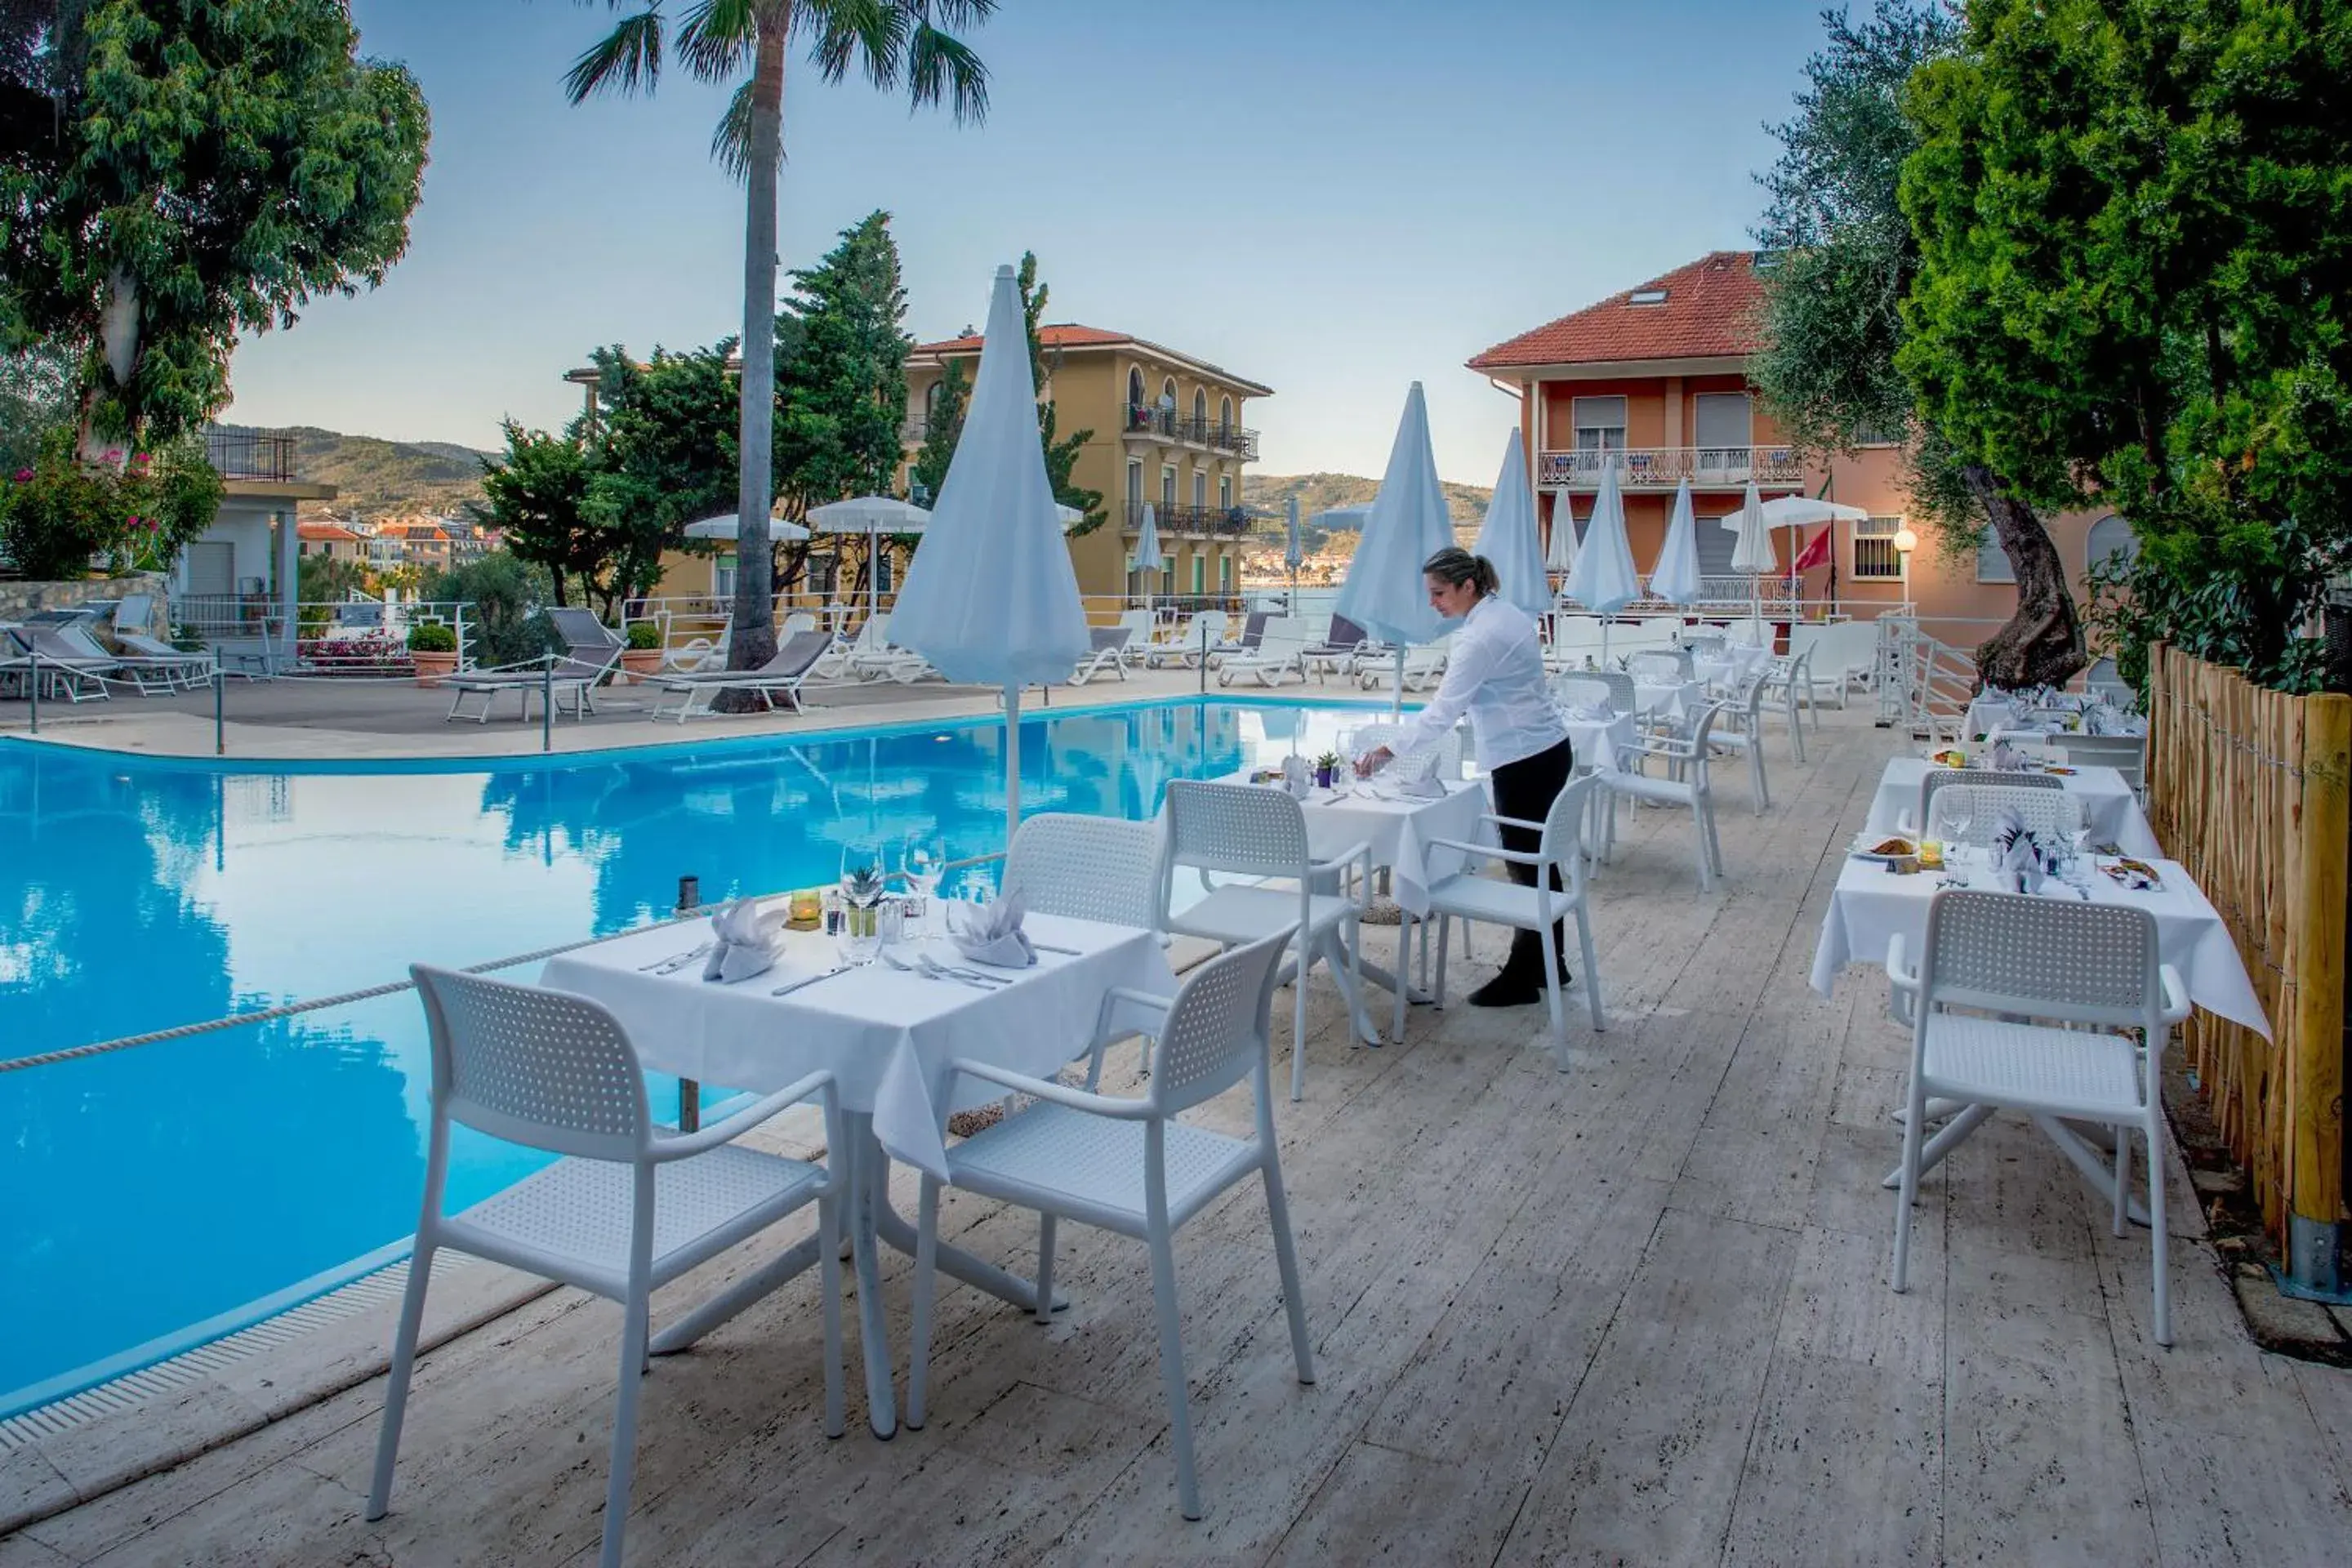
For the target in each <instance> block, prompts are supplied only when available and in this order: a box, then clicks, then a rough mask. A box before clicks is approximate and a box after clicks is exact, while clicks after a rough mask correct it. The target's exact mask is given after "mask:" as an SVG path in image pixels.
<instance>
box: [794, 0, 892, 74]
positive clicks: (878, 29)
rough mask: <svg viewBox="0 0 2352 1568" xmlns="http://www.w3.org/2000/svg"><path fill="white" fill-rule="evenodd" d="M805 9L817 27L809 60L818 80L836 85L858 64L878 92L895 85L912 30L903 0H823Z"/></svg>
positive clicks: (810, 48)
mask: <svg viewBox="0 0 2352 1568" xmlns="http://www.w3.org/2000/svg"><path fill="white" fill-rule="evenodd" d="M809 9H810V10H811V11H813V12H814V16H813V18H812V20H814V23H815V25H816V38H815V41H814V43H812V44H811V45H810V47H809V60H810V62H811V63H812V64H814V66H815V67H816V68H817V74H818V75H820V76H822V77H824V79H825V80H827V81H830V82H837V81H839V80H841V79H843V78H844V77H845V76H847V75H848V74H849V68H850V67H851V66H852V65H860V66H863V67H864V68H865V71H866V79H867V80H868V81H870V82H872V83H873V84H874V85H875V86H876V87H892V86H895V85H897V83H898V68H899V62H900V61H902V60H903V59H905V58H906V54H907V30H908V26H910V25H911V17H910V16H909V14H908V5H907V0H823V3H822V4H821V5H814V6H811V7H809Z"/></svg>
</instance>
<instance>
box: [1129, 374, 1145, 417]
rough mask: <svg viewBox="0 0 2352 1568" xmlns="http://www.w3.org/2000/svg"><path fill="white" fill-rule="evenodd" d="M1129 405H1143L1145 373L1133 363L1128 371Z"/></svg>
mask: <svg viewBox="0 0 2352 1568" xmlns="http://www.w3.org/2000/svg"><path fill="white" fill-rule="evenodd" d="M1127 405H1128V406H1129V408H1140V407H1142V406H1143V373H1142V372H1141V371H1139V370H1137V369H1135V368H1134V367H1133V366H1131V365H1130V366H1129V367H1128V372H1127Z"/></svg>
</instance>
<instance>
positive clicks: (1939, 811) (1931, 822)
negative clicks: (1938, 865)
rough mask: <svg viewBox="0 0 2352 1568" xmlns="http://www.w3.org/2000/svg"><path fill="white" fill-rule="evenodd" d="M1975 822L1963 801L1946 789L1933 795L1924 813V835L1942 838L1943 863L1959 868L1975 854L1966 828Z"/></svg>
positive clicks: (1965, 864)
mask: <svg viewBox="0 0 2352 1568" xmlns="http://www.w3.org/2000/svg"><path fill="white" fill-rule="evenodd" d="M1973 826H1976V823H1975V821H1974V819H1973V818H1972V817H1971V816H1970V815H1969V808H1968V806H1967V805H1965V804H1963V803H1962V802H1960V801H1959V800H1957V799H1955V798H1954V797H1953V796H1952V795H1950V794H1948V793H1946V794H1941V795H1937V796H1936V800H1935V805H1934V807H1933V809H1931V810H1930V811H1929V812H1928V814H1927V836H1928V837H1931V838H1937V839H1941V840H1942V841H1943V845H1944V864H1945V865H1946V866H1948V867H1950V868H1953V869H1954V870H1956V871H1957V870H1960V869H1963V868H1965V867H1966V866H1967V865H1968V863H1969V860H1970V859H1972V858H1974V857H1975V854H1976V845H1975V842H1974V841H1973V840H1971V839H1970V838H1969V828H1971V827H1973Z"/></svg>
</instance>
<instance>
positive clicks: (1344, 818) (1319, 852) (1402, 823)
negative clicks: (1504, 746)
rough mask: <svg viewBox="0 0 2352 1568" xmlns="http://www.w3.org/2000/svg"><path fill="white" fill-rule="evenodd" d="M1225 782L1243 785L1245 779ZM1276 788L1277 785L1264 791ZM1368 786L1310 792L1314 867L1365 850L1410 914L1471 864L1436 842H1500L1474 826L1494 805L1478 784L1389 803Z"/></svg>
mask: <svg viewBox="0 0 2352 1568" xmlns="http://www.w3.org/2000/svg"><path fill="white" fill-rule="evenodd" d="M1222 782H1223V783H1225V784H1247V783H1248V782H1249V775H1248V774H1247V773H1235V774H1233V775H1231V776H1229V777H1227V778H1226V779H1224V780H1223V781H1222ZM1257 787H1259V788H1262V789H1276V788H1278V787H1280V786H1278V785H1276V784H1261V785H1259V786H1257ZM1373 789H1374V785H1373V784H1372V783H1370V782H1367V781H1365V780H1360V779H1357V780H1350V781H1349V783H1347V784H1343V785H1341V786H1340V787H1339V788H1338V789H1336V790H1325V789H1318V790H1309V791H1308V792H1307V798H1306V799H1305V800H1302V801H1300V802H1299V803H1298V805H1299V809H1300V811H1301V812H1302V813H1303V814H1304V815H1305V816H1306V818H1307V847H1308V849H1309V850H1310V851H1312V852H1313V854H1314V856H1315V858H1317V859H1318V860H1320V859H1325V858H1328V857H1330V856H1333V855H1337V854H1338V853H1339V851H1341V850H1343V849H1345V848H1347V847H1349V845H1351V844H1369V845H1370V846H1371V850H1372V865H1373V867H1374V868H1379V867H1382V866H1386V867H1390V868H1391V869H1392V871H1393V875H1392V876H1391V878H1390V879H1389V880H1390V891H1391V892H1392V893H1394V894H1395V896H1396V901H1397V902H1398V903H1399V904H1400V905H1401V906H1402V907H1403V908H1404V909H1405V910H1408V911H1409V912H1411V913H1412V914H1415V915H1419V914H1422V913H1424V912H1426V911H1427V910H1428V909H1429V884H1430V883H1432V882H1433V881H1435V880H1436V879H1439V878H1441V877H1450V876H1452V875H1453V874H1454V872H1456V871H1459V870H1460V869H1462V868H1463V867H1464V866H1465V865H1466V864H1467V863H1468V861H1469V857H1468V856H1466V855H1465V854H1463V853H1462V852H1461V851H1460V850H1458V849H1440V850H1436V851H1431V850H1430V849H1429V848H1427V847H1426V846H1427V844H1428V841H1429V840H1430V839H1433V838H1459V839H1463V840H1465V842H1468V843H1471V844H1493V843H1496V842H1498V840H1497V839H1496V837H1495V831H1494V828H1493V827H1492V826H1489V825H1488V824H1486V823H1482V822H1480V821H1479V820H1478V819H1479V817H1481V816H1484V815H1486V813H1487V812H1489V811H1491V810H1493V809H1494V808H1493V806H1491V805H1488V804H1487V797H1486V785H1485V784H1483V783H1478V782H1473V781H1469V780H1464V779H1453V780H1449V781H1447V783H1446V785H1445V789H1446V794H1445V796H1444V799H1442V800H1440V799H1429V800H1415V799H1405V800H1391V799H1387V798H1384V797H1381V796H1380V795H1374V794H1373Z"/></svg>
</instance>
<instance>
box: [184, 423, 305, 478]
mask: <svg viewBox="0 0 2352 1568" xmlns="http://www.w3.org/2000/svg"><path fill="white" fill-rule="evenodd" d="M205 461H206V462H209V463H210V464H212V466H213V468H214V470H215V472H217V473H218V474H219V475H220V477H221V478H222V479H265V480H272V481H276V482H278V483H281V484H282V483H285V482H288V481H290V480H291V479H294V478H295V473H294V437H292V436H290V435H288V434H287V433H285V432H284V431H281V430H251V429H247V428H245V427H243V426H233V425H208V426H205Z"/></svg>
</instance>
